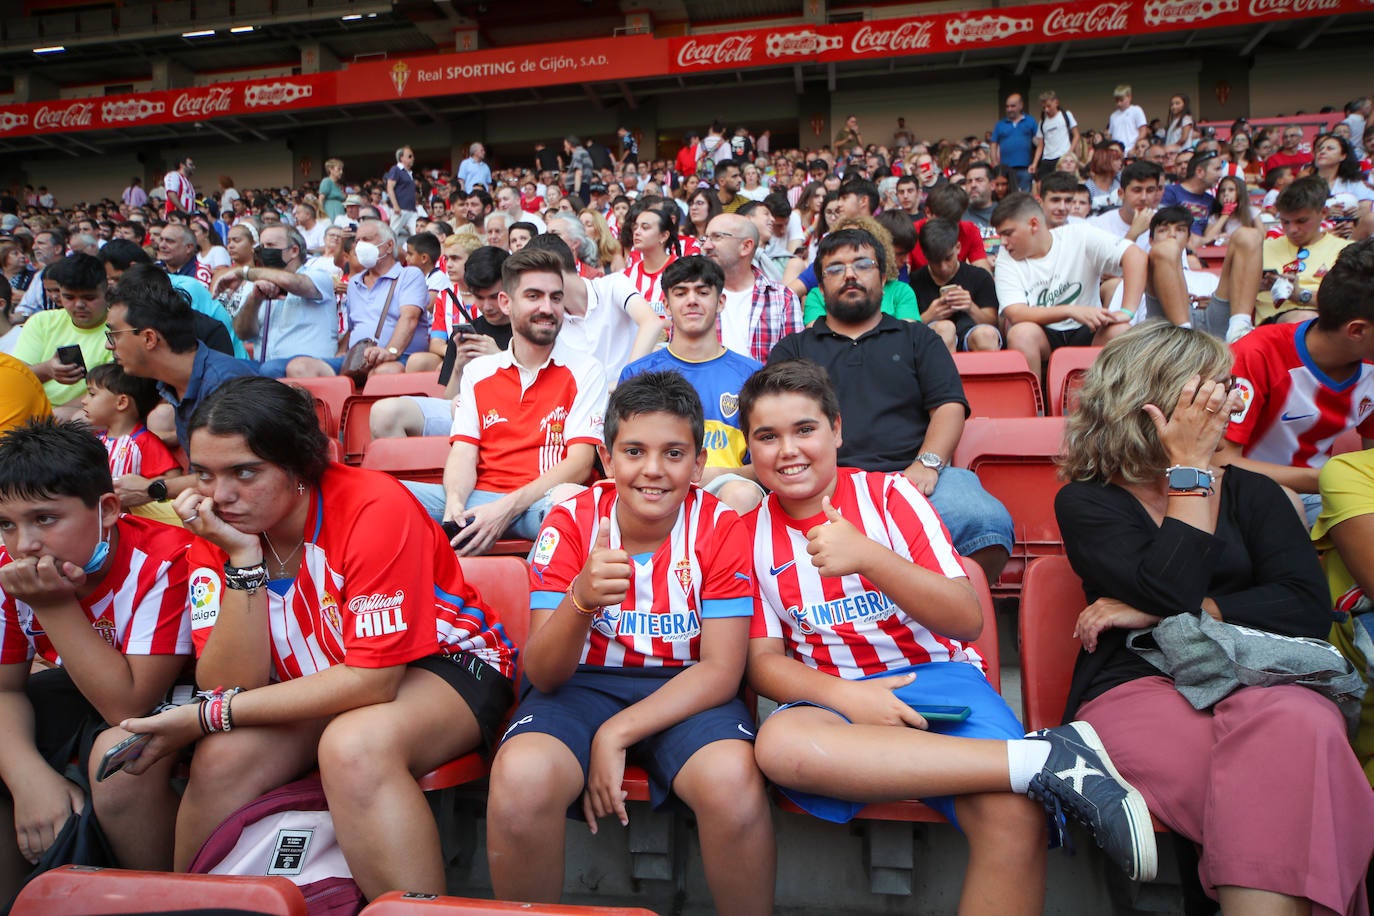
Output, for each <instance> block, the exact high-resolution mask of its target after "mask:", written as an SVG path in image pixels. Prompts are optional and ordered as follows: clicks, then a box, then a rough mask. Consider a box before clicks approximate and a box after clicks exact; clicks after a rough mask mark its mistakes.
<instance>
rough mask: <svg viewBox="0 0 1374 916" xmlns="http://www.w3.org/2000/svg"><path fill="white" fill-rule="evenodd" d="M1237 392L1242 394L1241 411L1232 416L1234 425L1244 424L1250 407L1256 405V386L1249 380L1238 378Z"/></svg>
mask: <svg viewBox="0 0 1374 916" xmlns="http://www.w3.org/2000/svg"><path fill="white" fill-rule="evenodd" d="M1236 390H1237V391H1239V392H1240V409H1239V410H1237V411H1236V412H1235V413H1233V414H1231V422H1232V423H1240V422H1242V421H1243V420H1244V419H1245V417H1246V415H1248V414H1249V413H1250V405H1251V404H1253V403H1255V386H1254V383H1252V382H1251V381H1250V380H1249V379H1248V378H1241V377H1240V376H1236Z"/></svg>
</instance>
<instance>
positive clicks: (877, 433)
mask: <svg viewBox="0 0 1374 916" xmlns="http://www.w3.org/2000/svg"><path fill="white" fill-rule="evenodd" d="M788 359H809V360H811V361H812V362H814V363H817V364H818V365H820V366H822V367H823V368H824V369H825V371H826V372H828V373H830V381H831V382H832V383H833V384H834V386H835V392H836V394H838V395H839V399H840V415H841V418H842V419H843V421H844V429H843V434H842V437H843V440H844V444H843V445H841V446H840V454H839V460H840V464H841V465H844V466H845V467H855V468H862V469H863V470H865V471H901V470H905V469H906V468H907V467H909V466H910V465H911V463H912V462H913V461H915V460H916V455H917V454H919V452H920V449H921V443H922V442H924V441H925V437H926V427H927V426H928V425H929V423H930V412H931V411H932V410H934V409H935V408H936V407H939V406H940V405H941V404H948V403H950V402H956V403H959V404H962V405H964V414H965V416H967V415H968V401H967V400H966V399H965V398H964V386H963V383H962V382H960V381H959V371H958V370H957V369H956V368H955V367H954V358H953V357H951V356H950V355H949V351H948V350H946V349H945V345H944V343H943V342H942V341H941V340H940V338H939V336H938V335H937V334H936V333H935V332H934V331H932V330H930V328H928V327H926V326H925V325H923V324H917V323H914V322H910V321H899V320H898V319H896V318H893V317H892V316H891V315H883V317H882V320H881V321H879V322H878V324H877V326H876V327H874V328H873V329H872V330H870V331H868V333H866V334H864V335H863V336H861V337H859V338H858V339H857V340H851V339H850V338H848V337H845V336H843V335H841V334H836V333H835V332H834V331H832V330H830V328H829V327H828V326H827V325H826V319H825V318H818V319H816V321H815V322H814V323H813V324H812V325H811V326H810V327H808V328H806V329H804V330H801V331H798V332H797V333H795V334H789V335H787V336H786V337H784V338H783V339H782V340H780V341H778V343H777V345H776V346H775V347H773V350H772V352H771V353H769V354H768V364H769V365H770V366H771V365H772V364H773V363H778V362H782V361H784V360H788Z"/></svg>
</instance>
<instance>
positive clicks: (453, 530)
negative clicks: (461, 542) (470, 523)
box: [439, 519, 463, 541]
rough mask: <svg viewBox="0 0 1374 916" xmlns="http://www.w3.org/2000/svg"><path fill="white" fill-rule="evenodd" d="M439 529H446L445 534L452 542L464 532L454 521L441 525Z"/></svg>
mask: <svg viewBox="0 0 1374 916" xmlns="http://www.w3.org/2000/svg"><path fill="white" fill-rule="evenodd" d="M439 527H440V528H443V529H444V534H445V535H447V536H448V539H449V540H450V541H451V540H453V539H454V538H456V537H457V536H458V532H460V531H462V530H463V526H462V525H459V524H458V523H457V522H455V521H454V520H453V519H449V520H448V521H446V522H443V523H441V524H440V525H439Z"/></svg>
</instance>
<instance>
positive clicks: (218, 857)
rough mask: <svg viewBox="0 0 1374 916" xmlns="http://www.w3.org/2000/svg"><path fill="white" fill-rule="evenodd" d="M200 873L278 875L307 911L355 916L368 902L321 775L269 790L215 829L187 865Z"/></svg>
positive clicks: (319, 915) (312, 914) (318, 915)
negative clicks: (298, 893) (338, 830)
mask: <svg viewBox="0 0 1374 916" xmlns="http://www.w3.org/2000/svg"><path fill="white" fill-rule="evenodd" d="M188 871H190V872H191V873H192V874H199V875H282V876H284V877H286V878H289V879H291V881H292V883H294V884H295V885H296V886H297V887H299V888H300V890H301V895H302V896H304V897H305V903H306V907H307V909H308V911H309V913H310V916H354V914H356V913H357V912H358V911H359V910H361V909H362V908H363V904H364V903H365V902H366V901H365V900H364V899H363V893H362V891H361V890H359V889H358V885H357V883H356V882H354V880H353V873H352V872H351V871H350V870H349V868H348V863H347V862H345V861H344V857H343V851H342V850H341V849H339V844H338V840H337V839H335V836H334V822H333V820H332V819H331V818H330V817H329V804H328V802H327V801H326V800H325V797H324V786H323V785H321V784H320V775H319V774H318V773H313V774H311V775H310V776H307V777H305V778H304V779H298V780H296V781H295V782H290V783H287V784H286V785H284V786H282V787H281V788H279V789H273V790H272V791H271V792H268V793H267V794H266V795H262V796H260V797H258V798H256V799H254V800H253V801H251V802H249V803H248V804H246V805H244V806H243V807H242V808H240V809H239V810H237V811H235V812H234V813H233V814H231V815H229V817H227V818H226V819H225V821H224V823H222V824H220V825H219V826H218V827H216V828H215V832H214V833H212V834H210V838H209V839H207V840H206V841H205V845H204V846H202V847H201V848H200V852H198V853H196V857H195V859H194V860H193V861H192V862H191V867H190V868H189V869H188Z"/></svg>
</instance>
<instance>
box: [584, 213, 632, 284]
mask: <svg viewBox="0 0 1374 916" xmlns="http://www.w3.org/2000/svg"><path fill="white" fill-rule="evenodd" d="M577 218H578V219H579V220H580V221H581V222H582V228H584V229H586V230H587V237H588V238H590V239H591V240H592V241H593V242H595V243H596V253H597V258H598V260H599V261H600V262H601V266H602V267H603V268H604V269H605V271H606V273H608V274H612V273H619V272H620V271H622V270H624V269H625V254H624V252H623V251H622V250H621V248H620V241H619V240H618V239H616V237H615V234H614V233H613V232H611V227H610V226H609V225H608V224H607V222H606V217H604V216H602V215H601V214H600V213H599V212H598V211H597V210H595V209H593V208H592V207H587V208H586V209H584V210H583V211H582V212H581V213H579V214H577Z"/></svg>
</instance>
